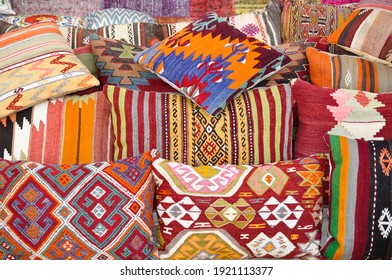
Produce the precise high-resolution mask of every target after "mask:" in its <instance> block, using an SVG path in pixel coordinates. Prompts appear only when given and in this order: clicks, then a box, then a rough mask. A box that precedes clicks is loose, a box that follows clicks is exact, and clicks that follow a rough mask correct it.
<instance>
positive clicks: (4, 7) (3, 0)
mask: <svg viewBox="0 0 392 280" xmlns="http://www.w3.org/2000/svg"><path fill="white" fill-rule="evenodd" d="M2 14H3V15H14V14H15V11H14V10H13V9H12V6H11V3H10V1H9V0H0V15H2Z"/></svg>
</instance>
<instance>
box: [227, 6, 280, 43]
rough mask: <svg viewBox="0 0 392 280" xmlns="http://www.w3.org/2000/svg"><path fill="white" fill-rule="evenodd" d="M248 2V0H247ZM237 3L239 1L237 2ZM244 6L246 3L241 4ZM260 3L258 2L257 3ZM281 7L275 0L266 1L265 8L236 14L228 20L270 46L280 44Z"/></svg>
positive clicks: (245, 32)
mask: <svg viewBox="0 0 392 280" xmlns="http://www.w3.org/2000/svg"><path fill="white" fill-rule="evenodd" d="M247 2H248V4H249V2H250V1H247ZM258 2H260V1H258ZM237 4H238V5H240V3H238V2H237ZM243 5H244V6H246V3H244V4H243ZM259 5H260V4H259ZM280 13H281V7H280V4H279V2H278V1H277V0H271V1H268V3H267V5H266V7H265V8H263V9H260V7H259V8H258V9H254V10H252V11H249V12H245V13H241V14H236V15H235V16H231V17H229V18H228V22H229V23H230V24H231V25H233V26H234V27H235V28H237V29H239V30H240V31H241V32H243V33H244V34H246V35H248V36H252V37H255V38H256V39H258V40H260V41H261V42H263V43H266V44H267V45H270V46H277V45H279V44H281V40H282V39H281V35H280V29H281V28H280Z"/></svg>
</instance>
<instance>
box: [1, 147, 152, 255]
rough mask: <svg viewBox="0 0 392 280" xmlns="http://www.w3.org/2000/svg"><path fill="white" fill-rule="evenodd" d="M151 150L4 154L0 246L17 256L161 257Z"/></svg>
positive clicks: (8, 253)
mask: <svg viewBox="0 0 392 280" xmlns="http://www.w3.org/2000/svg"><path fill="white" fill-rule="evenodd" d="M154 156H155V153H154V151H151V152H150V151H149V152H145V153H143V154H141V155H139V156H137V157H133V158H127V159H124V160H121V161H115V162H110V161H109V162H96V163H90V164H84V165H83V164H82V165H67V164H64V165H54V164H41V163H37V162H31V161H28V162H25V161H8V160H0V171H1V174H5V177H4V176H3V187H2V189H1V190H0V198H1V201H2V209H3V212H2V219H3V222H2V228H1V230H0V231H1V236H2V245H3V246H2V248H4V249H5V250H7V255H8V257H9V258H13V259H44V260H48V259H49V260H92V259H97V260H99V259H127V260H141V259H143V260H148V259H156V258H157V256H156V244H155V242H154V240H153V236H152V234H153V228H154V220H153V199H154V183H153V180H152V176H151V163H152V159H153V157H154ZM4 217H5V219H4ZM17 248H21V249H20V250H16V249H17ZM4 249H3V250H4Z"/></svg>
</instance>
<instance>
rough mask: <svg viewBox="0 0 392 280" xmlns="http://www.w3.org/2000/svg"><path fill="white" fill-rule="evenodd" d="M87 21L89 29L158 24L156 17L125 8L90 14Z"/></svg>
mask: <svg viewBox="0 0 392 280" xmlns="http://www.w3.org/2000/svg"><path fill="white" fill-rule="evenodd" d="M86 21H87V28H90V29H97V28H100V27H103V26H108V25H114V24H128V23H131V22H156V20H155V19H154V17H152V16H150V15H148V14H146V13H142V12H139V11H135V10H130V9H123V8H109V9H103V10H99V11H94V12H90V13H88V14H87V16H86Z"/></svg>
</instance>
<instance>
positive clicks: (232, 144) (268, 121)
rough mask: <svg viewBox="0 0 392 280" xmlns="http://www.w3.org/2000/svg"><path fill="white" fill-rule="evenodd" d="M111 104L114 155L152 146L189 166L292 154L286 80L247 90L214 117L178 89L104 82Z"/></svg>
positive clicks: (255, 160) (264, 159)
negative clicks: (161, 90)
mask: <svg viewBox="0 0 392 280" xmlns="http://www.w3.org/2000/svg"><path fill="white" fill-rule="evenodd" d="M103 91H104V94H105V95H106V96H107V97H108V99H109V101H110V103H111V106H112V115H111V116H112V122H113V129H114V136H115V142H114V148H113V150H114V158H115V159H121V158H124V157H128V156H131V155H134V154H138V153H140V151H143V150H147V149H149V147H151V148H156V149H158V150H159V151H160V153H161V155H162V157H163V158H166V159H169V160H172V161H178V162H183V163H186V164H189V165H216V164H225V163H232V164H260V163H270V162H274V161H278V160H287V159H291V157H292V121H293V120H292V119H293V113H292V109H291V108H292V106H293V102H294V99H293V97H292V95H291V89H290V86H289V85H288V84H283V85H279V86H275V87H271V88H269V89H266V90H262V89H253V90H249V91H247V92H244V93H243V94H242V95H240V96H238V97H237V98H236V99H235V100H234V101H233V102H232V103H230V104H229V105H228V106H227V107H226V108H225V109H224V110H223V111H222V112H221V114H219V115H217V116H215V117H213V116H211V115H209V114H207V113H206V111H204V110H203V109H202V108H200V106H198V105H196V104H195V103H194V102H192V101H191V100H189V99H188V98H186V97H184V96H182V95H178V94H164V93H158V92H143V91H133V90H127V89H126V88H122V87H118V86H112V85H105V86H104V89H103Z"/></svg>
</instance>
